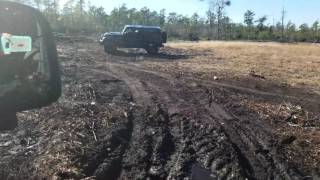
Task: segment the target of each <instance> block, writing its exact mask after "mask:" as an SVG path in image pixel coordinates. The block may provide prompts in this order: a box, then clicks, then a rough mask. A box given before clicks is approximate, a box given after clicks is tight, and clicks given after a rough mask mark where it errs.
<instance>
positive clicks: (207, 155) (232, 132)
mask: <svg viewBox="0 0 320 180" xmlns="http://www.w3.org/2000/svg"><path fill="white" fill-rule="evenodd" d="M62 45H63V49H64V50H61V49H60V50H59V52H60V58H61V59H62V62H63V72H64V79H63V81H64V84H65V86H66V87H65V89H64V96H63V98H62V99H61V100H60V101H59V103H57V104H54V105H53V106H52V107H51V110H50V107H49V108H45V109H42V110H36V111H32V112H25V113H23V114H21V118H22V119H24V121H23V122H24V123H23V124H22V125H21V126H20V127H19V128H18V129H17V130H16V131H15V132H11V134H9V135H8V136H10V135H13V134H14V133H17V132H20V131H21V129H23V128H24V126H26V125H27V126H28V127H30V128H35V129H37V128H39V129H40V130H38V131H36V132H32V131H31V132H30V133H31V135H32V137H34V141H39V139H40V140H41V139H45V141H44V143H41V141H40V142H39V143H38V144H36V146H39V148H35V149H33V152H35V153H34V154H32V155H29V156H27V160H26V159H25V157H24V158H21V157H20V156H18V155H19V154H20V155H23V154H24V153H25V149H24V148H22V150H18V151H17V154H18V155H13V156H12V157H10V156H9V157H7V159H6V162H9V163H0V167H4V166H5V167H7V170H2V171H3V172H0V175H1V176H0V177H4V178H8V177H11V178H13V179H15V178H16V179H19V178H20V179H21V177H23V178H24V179H34V178H35V179H37V178H43V177H46V178H47V177H48V176H49V177H52V176H53V177H55V178H57V179H68V178H71V179H81V178H87V179H184V178H187V179H194V180H206V179H208V180H210V179H308V178H310V176H307V175H308V174H307V173H306V172H305V171H304V169H303V167H299V166H296V165H294V164H293V163H292V162H291V161H289V160H288V159H287V158H286V156H285V155H284V152H283V151H282V149H283V147H285V146H286V143H285V142H284V141H281V140H278V139H279V138H278V137H276V135H274V132H273V128H272V127H271V126H270V125H269V124H268V123H266V122H265V121H263V120H261V118H260V117H259V115H258V114H256V113H252V112H249V111H248V110H246V109H243V108H241V107H239V105H237V104H236V102H234V101H233V100H232V99H231V98H230V96H231V95H233V94H234V92H233V91H234V89H236V90H240V91H246V93H253V94H258V95H261V96H273V95H274V94H273V93H267V92H266V93H264V92H259V91H256V90H250V89H249V90H248V89H246V88H241V87H237V86H233V85H230V86H229V85H226V84H223V83H220V84H219V83H208V81H200V80H199V79H196V78H193V77H189V76H188V77H177V76H175V74H170V73H164V72H160V71H155V70H150V69H145V68H144V67H141V64H139V63H137V62H138V61H137V59H139V58H142V59H143V60H145V61H148V60H152V59H153V58H160V59H161V60H162V61H166V60H173V59H179V58H185V57H181V56H178V55H176V56H175V55H166V54H161V55H160V56H158V57H150V56H148V55H145V54H143V53H140V52H138V53H127V54H126V55H123V54H122V55H106V54H105V53H104V52H103V51H102V49H101V48H99V47H97V46H96V45H93V44H92V43H88V44H86V46H85V47H74V44H68V43H61V44H60V47H61V46H62ZM74 49H77V51H74ZM53 107H54V108H53ZM106 112H108V113H106ZM47 114H49V115H50V117H49V119H51V120H48V118H47V117H46V115H47ZM27 116H28V117H29V116H30V119H33V121H29V120H26V119H25V117H27ZM35 119H36V122H37V123H30V122H34V120H35ZM59 119H60V120H61V119H64V120H65V123H68V124H64V123H63V122H61V121H59ZM109 120H110V121H111V122H110V124H111V125H109ZM107 121H108V122H107ZM48 122H49V123H48ZM82 123H83V125H81V124H82ZM70 124H71V125H72V126H73V125H74V126H76V127H74V128H71V129H66V128H68V126H70ZM52 129H53V130H54V131H53V132H51V130H52ZM55 130H57V131H55ZM68 131H72V132H73V133H74V134H76V135H77V137H70V138H69V139H63V138H62V137H64V136H66V135H68ZM57 132H58V134H57ZM70 136H72V135H70ZM16 138H17V139H18V140H19V138H20V137H16ZM59 138H62V139H63V140H62V141H60V140H59ZM57 139H58V140H57ZM2 140H3V138H2V139H1V138H0V143H1V141H2ZM51 141H55V142H54V144H51ZM68 143H71V144H70V146H68ZM79 143H81V144H82V145H81V146H80V145H79V147H78V146H77V147H78V148H74V147H75V144H79ZM60 146H62V147H63V148H61V147H60ZM83 147H86V148H83ZM10 148H11V149H12V148H14V146H9V145H8V147H7V148H6V149H1V151H0V153H1V152H6V151H7V150H8V149H10ZM32 148H33V147H31V149H32ZM29 149H30V148H29ZM57 152H60V153H61V155H60V156H63V154H65V155H66V157H68V158H70V162H69V161H65V162H64V160H61V157H56V155H57ZM46 153H48V154H46ZM58 154H59V153H58ZM49 155H50V157H53V156H54V157H56V159H58V160H52V159H50V158H49ZM2 161H3V159H2ZM25 161H28V162H25ZM61 161H62V162H64V163H61ZM3 162H4V161H3ZM15 162H25V164H26V165H27V166H28V167H27V168H21V167H20V170H19V173H17V174H18V175H17V176H14V175H13V174H14V173H15V171H14V170H11V171H8V169H10V167H16V165H15ZM34 164H36V165H37V166H36V167H34V166H35V165H34ZM21 169H22V170H21ZM50 169H51V170H50ZM28 171H29V173H30V172H32V173H31V174H30V175H26V174H24V175H23V172H28ZM310 171H312V170H310ZM2 174H3V175H2ZM8 174H9V175H8Z"/></svg>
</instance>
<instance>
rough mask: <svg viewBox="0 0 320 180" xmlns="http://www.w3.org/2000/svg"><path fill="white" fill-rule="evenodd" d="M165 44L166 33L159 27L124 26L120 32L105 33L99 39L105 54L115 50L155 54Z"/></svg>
mask: <svg viewBox="0 0 320 180" xmlns="http://www.w3.org/2000/svg"><path fill="white" fill-rule="evenodd" d="M166 42H167V33H166V32H163V31H161V28H160V27H157V26H140V25H126V26H125V27H124V29H123V31H122V32H107V33H104V34H103V35H102V36H101V39H100V43H101V44H102V45H104V50H105V52H107V53H114V52H115V51H116V50H117V48H143V49H145V50H146V51H147V52H148V53H149V54H157V53H158V52H159V48H160V47H163V43H166Z"/></svg>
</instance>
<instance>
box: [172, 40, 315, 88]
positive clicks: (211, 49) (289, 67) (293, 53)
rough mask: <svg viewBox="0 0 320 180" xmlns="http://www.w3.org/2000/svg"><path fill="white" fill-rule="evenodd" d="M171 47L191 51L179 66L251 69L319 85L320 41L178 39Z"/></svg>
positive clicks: (230, 73)
mask: <svg viewBox="0 0 320 180" xmlns="http://www.w3.org/2000/svg"><path fill="white" fill-rule="evenodd" d="M168 46H169V47H172V48H179V49H184V50H186V51H188V52H190V51H191V53H192V54H195V55H194V56H192V58H190V59H188V60H186V61H179V62H178V64H175V65H178V66H179V68H182V69H189V70H191V71H193V72H199V73H209V74H212V73H217V74H224V75H226V76H227V77H241V76H247V75H248V73H249V72H250V71H252V70H253V71H255V72H256V74H261V75H263V76H265V77H266V78H267V79H269V80H273V81H276V82H281V83H286V84H288V85H291V86H308V87H311V88H313V89H314V90H317V91H319V89H320V45H316V44H280V43H256V42H215V41H214V42H199V43H189V42H176V43H169V44H168Z"/></svg>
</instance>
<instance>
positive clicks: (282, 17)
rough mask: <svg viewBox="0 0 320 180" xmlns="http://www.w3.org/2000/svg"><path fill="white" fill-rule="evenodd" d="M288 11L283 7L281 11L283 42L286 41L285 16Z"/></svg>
mask: <svg viewBox="0 0 320 180" xmlns="http://www.w3.org/2000/svg"><path fill="white" fill-rule="evenodd" d="M286 13H287V12H286V10H285V8H284V6H283V8H282V11H281V41H284V31H285V29H284V26H285V25H284V20H285V16H286Z"/></svg>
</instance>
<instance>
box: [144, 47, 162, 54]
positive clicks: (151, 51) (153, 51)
mask: <svg viewBox="0 0 320 180" xmlns="http://www.w3.org/2000/svg"><path fill="white" fill-rule="evenodd" d="M146 51H147V52H148V54H151V55H155V54H158V53H159V47H157V46H152V45H150V46H148V47H147V48H146Z"/></svg>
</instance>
